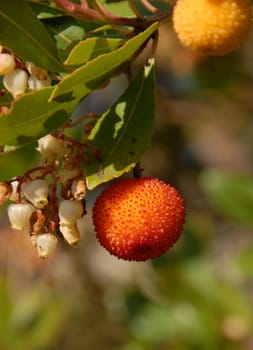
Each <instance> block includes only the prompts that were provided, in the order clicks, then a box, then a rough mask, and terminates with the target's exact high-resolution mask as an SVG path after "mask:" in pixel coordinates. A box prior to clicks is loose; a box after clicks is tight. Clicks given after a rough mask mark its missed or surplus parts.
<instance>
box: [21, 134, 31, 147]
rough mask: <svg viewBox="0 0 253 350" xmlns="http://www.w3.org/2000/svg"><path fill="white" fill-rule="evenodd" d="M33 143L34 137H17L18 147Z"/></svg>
mask: <svg viewBox="0 0 253 350" xmlns="http://www.w3.org/2000/svg"><path fill="white" fill-rule="evenodd" d="M31 141H34V137H32V136H26V135H19V136H18V137H17V144H18V145H24V144H25V143H29V142H31Z"/></svg>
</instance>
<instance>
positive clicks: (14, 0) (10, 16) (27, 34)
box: [0, 0, 63, 71]
mask: <svg viewBox="0 0 253 350" xmlns="http://www.w3.org/2000/svg"><path fill="white" fill-rule="evenodd" d="M0 44H1V45H3V46H4V47H7V48H8V49H9V50H11V51H13V52H14V53H15V54H16V55H17V56H19V57H21V58H22V59H23V60H24V61H32V62H33V63H35V64H36V65H38V66H39V67H42V68H45V69H47V70H52V71H62V70H63V66H62V64H61V63H60V61H59V59H58V58H57V49H56V46H55V43H54V41H53V39H52V38H51V36H50V35H49V33H48V32H47V30H46V29H45V27H44V26H43V25H42V23H41V22H40V21H39V20H38V19H37V17H36V15H35V13H34V12H33V11H32V9H31V8H30V6H29V5H28V4H27V3H26V2H25V1H24V0H11V1H0Z"/></svg>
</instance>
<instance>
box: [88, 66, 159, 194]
mask: <svg viewBox="0 0 253 350" xmlns="http://www.w3.org/2000/svg"><path fill="white" fill-rule="evenodd" d="M153 65H154V61H152V63H151V64H150V65H149V66H147V67H145V68H144V69H143V71H141V72H140V73H139V74H138V76H137V77H136V78H135V79H134V81H133V82H132V83H131V84H130V86H129V88H128V89H127V90H126V91H125V93H124V94H123V95H122V96H121V97H120V98H119V99H118V101H117V102H116V103H115V104H114V105H113V106H112V107H111V108H110V109H109V110H108V111H107V112H106V113H105V114H104V115H103V116H102V117H101V118H100V119H99V120H98V122H97V124H96V125H95V127H94V128H93V130H92V132H91V134H90V136H89V138H88V142H89V143H91V144H92V145H93V147H94V148H95V149H97V150H98V151H99V152H100V157H101V160H99V161H98V160H97V161H96V160H95V159H94V160H93V161H92V162H91V163H90V164H88V165H87V168H86V169H85V170H86V175H87V184H88V187H89V188H90V189H92V188H94V187H96V186H98V185H99V184H101V183H103V182H107V181H109V180H111V179H112V178H115V177H119V176H120V175H122V174H123V173H124V172H126V171H128V170H130V169H131V168H133V166H134V165H135V164H136V162H137V161H138V160H139V159H140V156H141V155H142V153H143V152H144V151H145V149H146V148H147V146H148V144H149V143H150V139H151V135H152V130H153V122H154V69H153V68H154V67H153Z"/></svg>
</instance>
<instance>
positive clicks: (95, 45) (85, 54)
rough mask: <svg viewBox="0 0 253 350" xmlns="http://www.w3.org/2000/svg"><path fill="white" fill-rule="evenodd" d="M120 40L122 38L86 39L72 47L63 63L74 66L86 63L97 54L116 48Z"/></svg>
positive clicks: (120, 42)
mask: <svg viewBox="0 0 253 350" xmlns="http://www.w3.org/2000/svg"><path fill="white" fill-rule="evenodd" d="M122 42H123V40H122V39H112V38H89V39H86V40H84V41H82V42H80V43H79V44H78V45H76V46H75V47H74V49H73V50H72V51H71V53H70V55H69V57H68V59H67V60H66V61H65V64H67V65H73V66H74V65H81V64H84V63H87V62H88V61H91V60H92V59H94V58H96V57H97V56H99V55H102V54H105V53H107V52H112V51H114V50H116V49H118V48H119V46H120V45H121V44H122Z"/></svg>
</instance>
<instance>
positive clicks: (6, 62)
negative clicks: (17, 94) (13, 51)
mask: <svg viewBox="0 0 253 350" xmlns="http://www.w3.org/2000/svg"><path fill="white" fill-rule="evenodd" d="M14 68H15V59H14V57H13V56H12V55H10V54H8V53H0V75H4V74H8V73H10V72H11V71H13V69H14Z"/></svg>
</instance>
